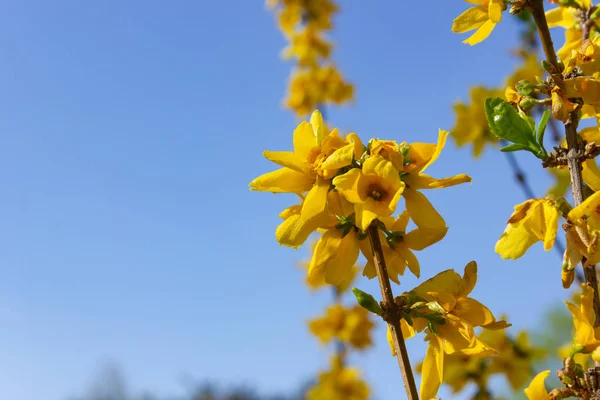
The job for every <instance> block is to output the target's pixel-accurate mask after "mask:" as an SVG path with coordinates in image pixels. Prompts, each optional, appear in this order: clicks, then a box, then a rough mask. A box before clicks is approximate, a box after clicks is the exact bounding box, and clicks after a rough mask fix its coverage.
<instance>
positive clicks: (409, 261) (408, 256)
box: [396, 245, 421, 278]
mask: <svg viewBox="0 0 600 400" xmlns="http://www.w3.org/2000/svg"><path fill="white" fill-rule="evenodd" d="M396 253H397V254H398V255H399V256H400V258H401V259H402V262H403V263H404V264H405V265H406V266H408V269H410V272H412V273H413V275H414V276H416V277H417V278H419V277H420V276H421V266H420V265H419V260H418V259H417V257H415V255H414V253H413V252H412V251H410V250H409V249H408V247H406V245H397V246H396Z"/></svg>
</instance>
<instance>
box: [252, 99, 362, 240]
mask: <svg viewBox="0 0 600 400" xmlns="http://www.w3.org/2000/svg"><path fill="white" fill-rule="evenodd" d="M293 142H294V151H265V152H264V156H265V158H267V159H268V160H270V161H272V162H274V163H276V164H279V165H280V166H281V167H282V168H280V169H278V170H276V171H273V172H269V173H267V174H264V175H261V176H259V177H258V178H256V179H254V180H253V181H252V182H250V185H249V186H250V189H251V190H257V191H265V192H273V193H296V194H298V195H300V196H304V194H305V193H306V195H305V197H303V199H304V200H303V202H302V206H301V208H300V209H299V208H298V207H291V208H289V209H287V210H286V211H284V213H283V214H282V218H284V219H285V220H286V221H285V222H284V223H283V224H282V225H281V226H280V227H279V228H278V232H277V239H278V241H279V243H281V244H283V245H286V246H291V247H298V246H300V245H302V243H304V241H305V240H306V238H307V237H308V235H309V234H310V233H311V232H313V231H314V230H315V229H317V228H318V227H325V226H326V225H327V223H328V221H329V215H328V213H327V194H328V192H329V189H330V186H331V181H330V178H331V177H332V176H333V175H335V173H337V171H338V169H339V168H342V167H344V166H347V165H350V164H351V163H352V160H353V158H354V157H360V155H361V154H362V152H363V149H364V146H363V145H362V142H361V141H360V139H359V138H358V136H356V135H355V134H350V135H348V138H347V140H344V139H342V138H340V137H339V136H338V132H337V129H334V130H333V131H331V132H330V133H327V132H326V130H325V125H324V123H323V117H322V115H321V113H320V112H319V111H315V112H313V114H312V116H311V119H310V123H309V122H306V121H303V122H301V123H300V125H298V127H297V128H296V130H295V131H294V138H293ZM330 158H331V159H330ZM307 192H308V193H307Z"/></svg>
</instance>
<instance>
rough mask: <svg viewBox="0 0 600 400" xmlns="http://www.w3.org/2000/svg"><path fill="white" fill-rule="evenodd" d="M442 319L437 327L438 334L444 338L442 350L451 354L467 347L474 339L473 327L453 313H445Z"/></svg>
mask: <svg viewBox="0 0 600 400" xmlns="http://www.w3.org/2000/svg"><path fill="white" fill-rule="evenodd" d="M444 320H445V323H444V324H443V325H440V326H438V327H437V330H438V335H439V336H440V337H441V338H442V339H444V351H445V352H446V353H448V354H452V353H455V352H458V351H461V350H464V349H467V348H469V347H470V346H471V344H472V343H473V342H474V340H475V332H474V331H473V327H472V326H471V325H469V324H468V323H467V322H466V321H463V320H461V319H460V318H458V317H456V316H455V315H453V314H446V316H445V318H444Z"/></svg>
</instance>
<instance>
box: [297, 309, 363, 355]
mask: <svg viewBox="0 0 600 400" xmlns="http://www.w3.org/2000/svg"><path fill="white" fill-rule="evenodd" d="M308 326H309V328H310V331H311V332H312V333H313V335H315V336H317V337H318V338H319V340H320V341H321V342H322V343H328V342H329V341H331V340H333V339H338V340H340V341H342V342H344V343H348V344H349V345H352V347H355V348H357V349H364V348H366V347H368V346H370V345H371V337H370V332H371V329H372V328H373V326H374V324H373V322H371V320H370V318H369V312H368V311H367V310H365V309H364V308H362V307H360V306H354V307H352V308H349V309H346V308H344V306H342V305H341V304H336V305H334V306H331V307H329V308H328V309H327V311H326V313H325V315H324V316H323V317H320V318H316V319H313V320H312V321H310V322H309V324H308Z"/></svg>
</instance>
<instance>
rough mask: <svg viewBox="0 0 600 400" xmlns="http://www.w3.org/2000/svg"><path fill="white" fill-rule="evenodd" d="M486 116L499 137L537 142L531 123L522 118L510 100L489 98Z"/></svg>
mask: <svg viewBox="0 0 600 400" xmlns="http://www.w3.org/2000/svg"><path fill="white" fill-rule="evenodd" d="M485 116H486V118H487V121H488V124H489V126H490V129H491V130H492V133H493V134H494V135H496V136H497V137H498V138H499V139H504V140H507V141H509V142H513V143H521V144H523V145H528V144H530V143H532V142H533V143H535V139H534V132H533V129H532V127H531V125H530V123H529V122H528V121H526V120H525V119H523V118H521V117H520V116H519V113H518V112H517V110H515V109H514V107H513V106H512V105H511V104H510V103H509V102H507V101H504V100H502V99H501V98H499V97H495V98H490V99H487V100H486V101H485Z"/></svg>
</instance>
